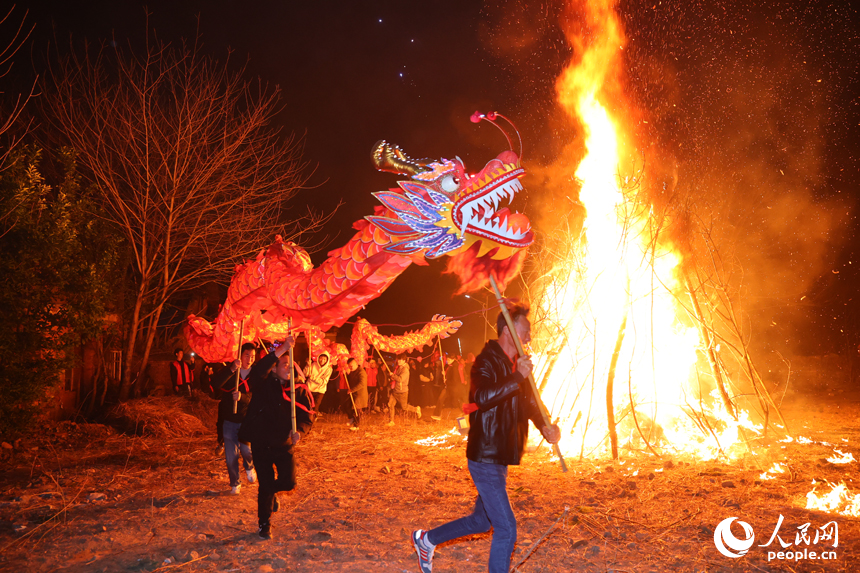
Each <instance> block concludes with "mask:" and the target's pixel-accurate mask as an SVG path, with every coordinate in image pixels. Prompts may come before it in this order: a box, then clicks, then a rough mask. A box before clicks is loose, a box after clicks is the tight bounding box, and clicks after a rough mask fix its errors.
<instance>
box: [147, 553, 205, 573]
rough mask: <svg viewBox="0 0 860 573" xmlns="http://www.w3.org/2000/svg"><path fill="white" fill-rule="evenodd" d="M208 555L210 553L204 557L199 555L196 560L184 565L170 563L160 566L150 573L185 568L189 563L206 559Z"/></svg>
mask: <svg viewBox="0 0 860 573" xmlns="http://www.w3.org/2000/svg"><path fill="white" fill-rule="evenodd" d="M209 555H211V553H207V554H206V555H201V556H200V557H198V558H197V559H192V560H191V561H186V562H185V563H177V564H175V565H174V564H173V563H171V564H170V565H162V566H161V567H159V568H158V569H153V570H152V573H155V572H156V571H162V570H166V569H179V568H180V567H185V566H186V565H188V564H189V563H194V562H195V561H200V560H201V559H206V558H207V557H209Z"/></svg>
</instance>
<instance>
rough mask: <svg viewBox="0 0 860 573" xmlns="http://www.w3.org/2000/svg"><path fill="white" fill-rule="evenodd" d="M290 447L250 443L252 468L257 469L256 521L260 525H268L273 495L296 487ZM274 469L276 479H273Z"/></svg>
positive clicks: (294, 467)
mask: <svg viewBox="0 0 860 573" xmlns="http://www.w3.org/2000/svg"><path fill="white" fill-rule="evenodd" d="M292 450H293V447H292V445H286V446H263V445H260V444H255V443H253V442H252V443H251V452H253V455H254V467H256V468H257V480H258V483H259V486H258V489H257V519H258V520H259V522H260V525H263V524H266V523H269V518H271V517H272V505H273V504H274V502H275V494H276V493H278V492H279V491H290V490H292V489H293V488H295V487H296V462H295V460H294V459H293V451H292ZM275 468H277V469H278V477H277V479H275Z"/></svg>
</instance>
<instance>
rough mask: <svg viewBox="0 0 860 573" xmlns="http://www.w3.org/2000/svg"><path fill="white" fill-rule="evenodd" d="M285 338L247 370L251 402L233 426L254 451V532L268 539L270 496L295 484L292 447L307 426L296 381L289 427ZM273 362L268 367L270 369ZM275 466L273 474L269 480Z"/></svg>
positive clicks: (309, 407)
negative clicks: (256, 523) (256, 522)
mask: <svg viewBox="0 0 860 573" xmlns="http://www.w3.org/2000/svg"><path fill="white" fill-rule="evenodd" d="M293 342H294V340H293V338H292V337H289V338H287V340H286V341H284V343H283V344H282V345H281V346H279V347H278V348H277V349H276V350H275V351H274V352H271V353H269V354H268V355H266V356H265V357H264V358H261V359H260V360H259V361H257V363H256V364H254V367H253V368H251V375H250V376H249V378H248V383H249V385H250V387H251V402H250V403H249V404H248V413H247V414H246V415H245V421H244V422H242V427H241V428H240V429H239V439H240V440H242V441H249V442H250V443H251V450H252V451H253V453H254V464H255V465H256V467H257V478H258V479H259V483H260V487H259V490H258V492H257V519H258V520H259V523H260V529H259V534H260V537H262V538H263V539H271V538H272V526H271V523H269V519H270V518H271V516H272V512H273V511H277V509H278V503H277V498H276V497H275V495H276V494H277V493H278V492H279V491H290V490H292V489H293V488H294V487H296V464H295V460H294V459H293V446H295V445H296V444H298V443H299V440H300V439H301V437H302V434H306V433H307V432H308V430H310V428H311V424H312V423H313V420H312V418H311V412H313V402H312V399H311V397H310V392H308V389H307V386H305V385H304V384H296V431H295V432H293V431H292V416H291V408H290V406H291V403H290V372H291V370H292V368H293V365H292V364H290V359H289V356H287V355H286V352H287V350H289V348H290V347H292V345H293ZM273 366H274V368H273ZM275 468H277V470H278V477H277V479H275Z"/></svg>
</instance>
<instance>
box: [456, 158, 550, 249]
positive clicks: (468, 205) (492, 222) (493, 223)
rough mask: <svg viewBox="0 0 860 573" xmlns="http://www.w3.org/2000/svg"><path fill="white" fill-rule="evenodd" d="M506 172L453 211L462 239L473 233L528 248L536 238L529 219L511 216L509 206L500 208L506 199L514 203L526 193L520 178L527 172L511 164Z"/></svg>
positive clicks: (460, 201) (482, 187)
mask: <svg viewBox="0 0 860 573" xmlns="http://www.w3.org/2000/svg"><path fill="white" fill-rule="evenodd" d="M502 170H503V171H505V172H504V173H503V174H502V175H500V176H495V177H493V176H492V175H491V176H490V177H489V178H488V179H489V180H488V181H486V182H484V184H483V185H481V187H479V188H478V189H476V190H475V191H472V192H469V193H467V194H466V195H464V196H463V197H461V198H460V199H458V200H457V202H456V203H455V205H454V209H453V220H454V224H456V225H457V227H458V228H459V230H460V236H461V237H462V236H463V235H464V234H465V233H469V234H472V235H476V236H478V237H482V238H484V239H489V240H491V241H494V242H497V243H500V244H502V245H506V246H510V247H518V248H522V247H526V246H528V245H530V244H531V242H532V239H533V233H532V231H531V227H530V225H529V220H528V218H527V217H526V216H525V215H523V214H521V213H511V211H510V210H509V209H508V208H507V207H504V208H502V209H501V210H500V209H499V204H500V203H501V202H502V201H503V200H507V202H508V204H510V202H511V201H512V200H513V198H514V197H515V196H516V194H517V193H519V192H520V191H522V190H523V185H522V183H520V182H519V178H520V177H522V176H523V175H525V170H524V169H523V168H521V167H517V166H515V165H511V164H508V165H505V166H504V167H503V168H502ZM479 183H480V180H479Z"/></svg>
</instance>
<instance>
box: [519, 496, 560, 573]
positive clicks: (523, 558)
mask: <svg viewBox="0 0 860 573" xmlns="http://www.w3.org/2000/svg"><path fill="white" fill-rule="evenodd" d="M569 511H570V507H568V506H564V511H563V512H561V515H559V516H558V519H556V520H555V523H553V524H552V525H550V526H549V529H547V530H546V533H544V534H543V536H541V538H540V539H538V540H537V541H535V542H534V543H532V546H531V547H529V548H528V550H527V551H526V552H525V554H524V555H523V556H522V557H521V558H520V560H519V561H517V563H516V565H514V566H513V567H511V571H512V572H513V571H516V570H517V568H518V567H519V566H520V565H522V564H523V563H525V561H526V559H528V558H529V557H531V554H532V553H533V552H534V550H535V549H537V546H538V545H540V544H541V543H542V542H543V540H544V539H546V538H547V536H548V535H549V534H550V533H552V531H553V530H554V529H555V526H556V525H558V522H559V521H561V520H562V519H564V518H565V517H567V513H568V512H569Z"/></svg>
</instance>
